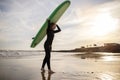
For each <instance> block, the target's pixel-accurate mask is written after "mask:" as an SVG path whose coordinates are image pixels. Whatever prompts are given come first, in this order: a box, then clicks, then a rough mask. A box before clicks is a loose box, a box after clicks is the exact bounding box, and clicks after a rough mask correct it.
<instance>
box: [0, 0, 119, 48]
mask: <svg viewBox="0 0 120 80" xmlns="http://www.w3.org/2000/svg"><path fill="white" fill-rule="evenodd" d="M63 1H64V0H54V1H50V0H0V49H7V50H14V49H17V50H43V49H44V47H43V45H44V42H45V40H46V37H45V38H44V39H43V40H42V42H41V43H40V44H39V45H38V46H37V47H35V48H30V45H31V42H32V37H34V36H35V35H36V33H37V32H38V31H39V29H40V28H41V26H42V25H43V23H44V21H45V20H46V19H47V18H48V16H49V15H50V14H51V13H52V11H53V10H54V9H55V8H56V7H57V6H58V5H59V4H60V3H62V2H63ZM70 1H71V5H70V7H69V8H68V9H67V10H66V12H65V13H64V15H63V16H62V17H61V18H60V20H59V21H58V23H57V24H58V25H59V26H60V28H61V29H62V31H61V32H60V33H57V34H55V38H54V41H53V49H54V50H61V49H62V50H63V49H65V50H66V49H74V48H79V47H81V46H86V45H92V44H97V45H102V44H104V43H120V33H119V32H120V14H119V13H120V1H119V0H70Z"/></svg>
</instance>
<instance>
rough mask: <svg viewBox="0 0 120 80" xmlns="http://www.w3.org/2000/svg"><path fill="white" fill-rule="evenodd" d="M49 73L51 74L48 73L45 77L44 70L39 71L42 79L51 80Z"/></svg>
mask: <svg viewBox="0 0 120 80" xmlns="http://www.w3.org/2000/svg"><path fill="white" fill-rule="evenodd" d="M51 75H52V74H50V73H48V76H47V78H46V76H45V73H44V72H41V76H42V80H51Z"/></svg>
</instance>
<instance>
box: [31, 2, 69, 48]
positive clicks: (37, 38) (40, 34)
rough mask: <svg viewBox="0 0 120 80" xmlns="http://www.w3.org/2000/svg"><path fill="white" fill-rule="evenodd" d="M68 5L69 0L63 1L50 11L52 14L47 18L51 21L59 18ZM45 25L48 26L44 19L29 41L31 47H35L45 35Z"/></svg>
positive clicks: (54, 21)
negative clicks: (30, 41)
mask: <svg viewBox="0 0 120 80" xmlns="http://www.w3.org/2000/svg"><path fill="white" fill-rule="evenodd" d="M69 5H70V1H69V0H66V1H64V2H63V3H61V4H60V5H59V6H58V7H57V8H56V9H55V10H54V11H53V12H52V14H51V15H50V16H49V17H48V19H49V20H50V21H51V22H53V23H56V22H57V21H58V20H59V19H60V17H61V16H62V15H63V13H64V12H65V11H66V10H67V8H68V7H69ZM47 27H48V22H47V21H45V23H44V24H43V25H42V27H41V29H40V30H39V31H38V33H37V35H36V36H35V37H34V39H33V41H32V43H31V47H32V48H34V47H36V45H38V44H39V43H40V42H41V41H42V39H43V38H44V37H45V35H46V30H47Z"/></svg>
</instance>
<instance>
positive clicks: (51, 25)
mask: <svg viewBox="0 0 120 80" xmlns="http://www.w3.org/2000/svg"><path fill="white" fill-rule="evenodd" d="M47 21H48V28H47V31H46V33H47V39H46V41H45V44H44V48H45V58H44V60H43V63H42V68H41V71H42V72H45V70H44V67H45V64H47V67H48V72H49V73H54V72H53V71H52V70H51V66H50V57H51V49H52V42H53V39H54V33H57V32H60V31H61V29H60V28H59V26H58V25H57V24H55V23H51V22H50V20H47ZM56 27H57V30H55V28H56Z"/></svg>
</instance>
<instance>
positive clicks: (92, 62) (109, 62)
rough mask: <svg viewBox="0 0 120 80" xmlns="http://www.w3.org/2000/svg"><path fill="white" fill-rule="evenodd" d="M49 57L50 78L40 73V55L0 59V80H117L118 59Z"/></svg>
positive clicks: (74, 55) (71, 55) (69, 55)
mask: <svg viewBox="0 0 120 80" xmlns="http://www.w3.org/2000/svg"><path fill="white" fill-rule="evenodd" d="M78 54H79V53H56V52H54V53H52V56H51V57H52V61H51V66H52V70H54V71H55V73H54V74H48V73H47V67H46V68H45V69H46V72H45V73H44V74H43V73H41V71H40V67H41V64H42V60H43V58H44V53H40V54H39V55H34V56H22V57H7V58H5V57H4V58H0V80H120V56H119V55H117V56H114V55H106V56H105V55H102V56H99V57H95V56H92V57H90V56H85V55H84V54H82V55H81V54H79V55H78Z"/></svg>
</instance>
